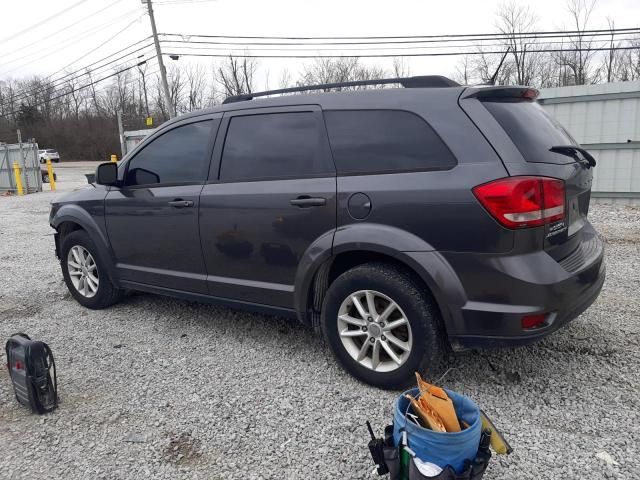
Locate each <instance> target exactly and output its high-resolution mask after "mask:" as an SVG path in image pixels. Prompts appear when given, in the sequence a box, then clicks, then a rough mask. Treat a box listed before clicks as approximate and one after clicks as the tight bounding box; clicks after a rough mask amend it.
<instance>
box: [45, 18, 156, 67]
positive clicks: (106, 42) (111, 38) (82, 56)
mask: <svg viewBox="0 0 640 480" xmlns="http://www.w3.org/2000/svg"><path fill="white" fill-rule="evenodd" d="M143 16H144V14H142V15H140V16H139V17H137V18H136V19H134V20H133V21H132V22H130V23H128V24H127V25H126V26H125V27H124V28H123V29H122V30H118V32H116V33H114V34H113V35H112V36H110V37H109V38H107V39H106V40H103V41H102V43H100V45H98V46H97V47H95V48H94V49H92V50H89V51H88V52H86V53H84V54H83V55H81V56H80V57H79V58H77V59H75V60H74V61H73V62H71V63H68V64H67V65H65V66H64V67H62V68H60V69H59V70H57V71H55V72H53V73H52V74H51V75H49V76H47V77H46V78H51V77H53V76H54V75H56V74H58V73H60V72H62V71H63V70H64V69H65V68H68V67H70V66H71V65H73V64H74V63H76V62H79V61H80V60H82V59H83V58H85V57H87V56H88V55H91V54H92V53H95V52H96V51H98V50H100V49H101V48H102V47H104V46H105V45H106V44H108V43H109V42H110V41H111V40H113V39H114V38H116V37H118V36H119V35H120V34H121V33H123V32H124V31H125V30H126V29H128V28H129V27H130V26H131V25H133V24H134V23H136V22H138V21H139V20H140V19H141V18H142V17H143Z"/></svg>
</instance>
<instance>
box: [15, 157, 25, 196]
mask: <svg viewBox="0 0 640 480" xmlns="http://www.w3.org/2000/svg"><path fill="white" fill-rule="evenodd" d="M13 176H14V178H15V179H16V188H17V189H18V195H24V190H23V189H22V173H21V172H20V165H18V162H13Z"/></svg>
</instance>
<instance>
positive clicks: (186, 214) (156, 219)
mask: <svg viewBox="0 0 640 480" xmlns="http://www.w3.org/2000/svg"><path fill="white" fill-rule="evenodd" d="M219 122H220V120H219V119H216V118H207V119H199V120H198V121H193V120H192V121H187V122H182V123H181V124H178V125H176V126H175V127H173V128H171V129H168V130H167V131H165V132H163V133H162V134H160V135H158V136H156V137H155V138H153V139H151V141H150V142H149V143H147V145H145V146H144V147H143V148H142V149H141V150H139V151H138V152H136V153H134V155H133V157H132V158H130V159H129V160H128V161H127V163H126V164H125V165H123V167H124V177H123V179H122V185H121V186H120V187H119V188H111V190H110V191H109V193H108V194H107V197H106V199H105V221H106V225H107V232H108V235H109V240H110V242H111V246H112V248H113V251H114V254H115V257H116V260H117V265H116V267H117V269H118V276H119V278H120V279H122V280H125V281H127V280H128V281H132V282H137V283H143V284H147V285H153V286H158V287H164V288H171V289H175V290H183V291H189V292H197V293H206V292H207V286H206V269H205V265H204V260H203V257H202V250H201V248H200V235H199V230H198V204H199V198H200V192H201V190H202V187H203V185H204V183H205V181H206V178H207V172H208V170H209V163H210V159H211V150H212V148H213V140H214V136H215V132H216V129H217V127H218V125H219Z"/></svg>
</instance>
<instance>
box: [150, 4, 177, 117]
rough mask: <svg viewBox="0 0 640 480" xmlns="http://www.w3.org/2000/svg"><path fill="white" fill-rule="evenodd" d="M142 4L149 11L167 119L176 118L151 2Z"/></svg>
mask: <svg viewBox="0 0 640 480" xmlns="http://www.w3.org/2000/svg"><path fill="white" fill-rule="evenodd" d="M142 3H146V4H147V9H148V10H149V18H150V19H151V33H153V43H154V44H155V46H156V56H157V57H158V64H159V65H160V78H161V79H162V89H163V90H164V100H165V102H166V104H167V111H168V112H169V118H173V117H175V116H176V112H175V111H174V109H173V104H172V102H171V95H170V94H169V84H168V83H167V69H166V68H164V62H163V61H162V51H161V50H160V42H159V41H158V31H157V30H156V19H155V18H154V17H153V6H152V5H151V0H142Z"/></svg>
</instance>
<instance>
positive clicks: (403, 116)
mask: <svg viewBox="0 0 640 480" xmlns="http://www.w3.org/2000/svg"><path fill="white" fill-rule="evenodd" d="M324 117H325V121H326V124H327V131H328V133H329V140H330V143H331V150H332V152H333V159H334V161H335V163H336V168H337V169H338V173H339V174H366V173H384V172H403V171H411V170H444V169H449V168H452V167H453V166H454V165H455V164H456V160H455V158H454V157H453V154H452V153H451V151H450V150H449V149H448V148H447V146H446V145H445V144H444V142H443V141H442V140H441V139H440V137H439V136H438V135H437V134H436V133H435V132H434V131H433V129H432V128H431V126H429V124H427V123H426V122H425V121H424V120H423V119H422V118H420V117H419V116H417V115H415V114H413V113H410V112H405V111H401V110H330V111H325V112H324Z"/></svg>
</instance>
